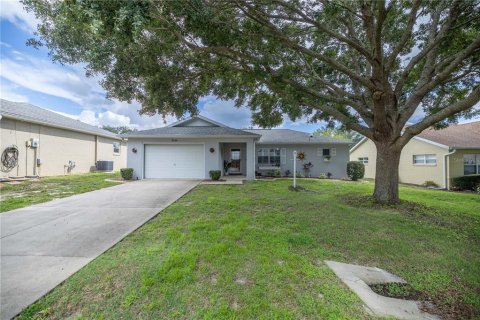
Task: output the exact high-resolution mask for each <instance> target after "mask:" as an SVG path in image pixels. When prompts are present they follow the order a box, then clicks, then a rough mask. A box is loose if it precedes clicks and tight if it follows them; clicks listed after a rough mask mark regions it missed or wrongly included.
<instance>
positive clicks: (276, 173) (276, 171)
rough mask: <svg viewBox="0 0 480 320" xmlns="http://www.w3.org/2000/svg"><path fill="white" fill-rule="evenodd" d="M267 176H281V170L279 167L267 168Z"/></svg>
mask: <svg viewBox="0 0 480 320" xmlns="http://www.w3.org/2000/svg"><path fill="white" fill-rule="evenodd" d="M267 176H268V177H275V178H278V177H281V176H282V171H280V169H272V170H268V171H267Z"/></svg>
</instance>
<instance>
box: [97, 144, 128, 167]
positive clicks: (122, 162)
mask: <svg viewBox="0 0 480 320" xmlns="http://www.w3.org/2000/svg"><path fill="white" fill-rule="evenodd" d="M97 141H98V145H97V160H113V170H114V171H118V170H120V169H121V168H126V166H127V156H126V152H127V143H126V142H125V141H121V143H120V153H119V154H115V153H114V152H113V142H114V141H117V142H120V141H119V140H115V139H112V138H107V137H100V136H97Z"/></svg>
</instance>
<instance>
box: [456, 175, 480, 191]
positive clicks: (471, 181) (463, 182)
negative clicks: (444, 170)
mask: <svg viewBox="0 0 480 320" xmlns="http://www.w3.org/2000/svg"><path fill="white" fill-rule="evenodd" d="M479 185H480V174H471V175H468V176H461V177H455V178H452V189H453V190H472V191H475V190H476V188H477V187H478V186H479Z"/></svg>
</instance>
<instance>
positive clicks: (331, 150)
mask: <svg viewBox="0 0 480 320" xmlns="http://www.w3.org/2000/svg"><path fill="white" fill-rule="evenodd" d="M330 155H331V156H332V157H334V156H336V155H337V149H335V148H331V149H330Z"/></svg>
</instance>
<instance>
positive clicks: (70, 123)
mask: <svg viewBox="0 0 480 320" xmlns="http://www.w3.org/2000/svg"><path fill="white" fill-rule="evenodd" d="M0 115H2V117H5V118H12V119H16V120H22V121H26V122H34V123H38V124H43V125H46V126H52V127H57V128H62V129H66V130H72V131H79V132H83V133H89V134H93V135H99V136H103V137H109V138H117V139H120V137H119V136H118V135H116V134H114V133H112V132H110V131H107V130H103V129H101V128H98V127H95V126H92V125H89V124H86V123H83V122H81V121H79V120H74V119H71V118H69V117H65V116H62V115H60V114H58V113H55V112H53V111H50V110H46V109H42V108H40V107H37V106H34V105H31V104H29V103H24V102H12V101H8V100H4V99H0Z"/></svg>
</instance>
